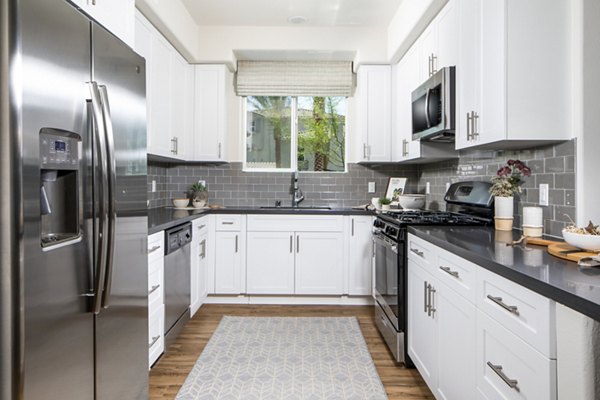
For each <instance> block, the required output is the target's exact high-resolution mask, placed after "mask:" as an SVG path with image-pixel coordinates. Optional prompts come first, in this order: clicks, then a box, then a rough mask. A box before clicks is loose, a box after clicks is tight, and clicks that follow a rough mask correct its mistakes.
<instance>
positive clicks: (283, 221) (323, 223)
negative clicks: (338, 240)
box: [247, 215, 344, 232]
mask: <svg viewBox="0 0 600 400" xmlns="http://www.w3.org/2000/svg"><path fill="white" fill-rule="evenodd" d="M247 230H248V231H254V232H342V231H343V230H344V217H343V216H341V215H249V216H248V225H247Z"/></svg>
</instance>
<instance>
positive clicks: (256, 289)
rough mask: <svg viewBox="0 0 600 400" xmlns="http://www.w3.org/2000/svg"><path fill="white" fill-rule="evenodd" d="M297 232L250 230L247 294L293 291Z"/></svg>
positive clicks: (290, 292)
mask: <svg viewBox="0 0 600 400" xmlns="http://www.w3.org/2000/svg"><path fill="white" fill-rule="evenodd" d="M294 236H295V235H294V232H248V235H247V262H246V274H247V293H248V294H294V264H295V254H294V247H295V246H294Z"/></svg>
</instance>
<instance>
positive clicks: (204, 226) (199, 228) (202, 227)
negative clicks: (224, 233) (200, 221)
mask: <svg viewBox="0 0 600 400" xmlns="http://www.w3.org/2000/svg"><path fill="white" fill-rule="evenodd" d="M204 228H206V225H200V226H199V227H198V230H201V229H204Z"/></svg>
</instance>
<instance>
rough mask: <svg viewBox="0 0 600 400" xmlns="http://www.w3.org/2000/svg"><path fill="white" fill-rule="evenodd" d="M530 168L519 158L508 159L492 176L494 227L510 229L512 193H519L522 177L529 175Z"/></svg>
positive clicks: (512, 212) (512, 208) (512, 206)
mask: <svg viewBox="0 0 600 400" xmlns="http://www.w3.org/2000/svg"><path fill="white" fill-rule="evenodd" d="M530 175H531V169H530V168H529V167H528V166H527V165H525V163H524V162H522V161H520V160H508V161H507V162H506V164H505V165H504V166H502V167H501V168H500V169H499V170H498V172H496V176H494V177H493V178H492V187H491V188H490V193H491V194H492V195H493V196H494V218H495V224H496V229H498V230H505V231H508V230H512V222H513V214H514V195H515V194H517V193H521V184H522V183H523V179H522V178H523V177H526V176H530Z"/></svg>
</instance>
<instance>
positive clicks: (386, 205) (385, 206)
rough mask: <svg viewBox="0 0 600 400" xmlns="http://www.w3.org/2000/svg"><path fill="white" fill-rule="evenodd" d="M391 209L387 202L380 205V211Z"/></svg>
mask: <svg viewBox="0 0 600 400" xmlns="http://www.w3.org/2000/svg"><path fill="white" fill-rule="evenodd" d="M390 209H391V207H390V205H389V204H382V205H381V210H382V211H389V210H390Z"/></svg>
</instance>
